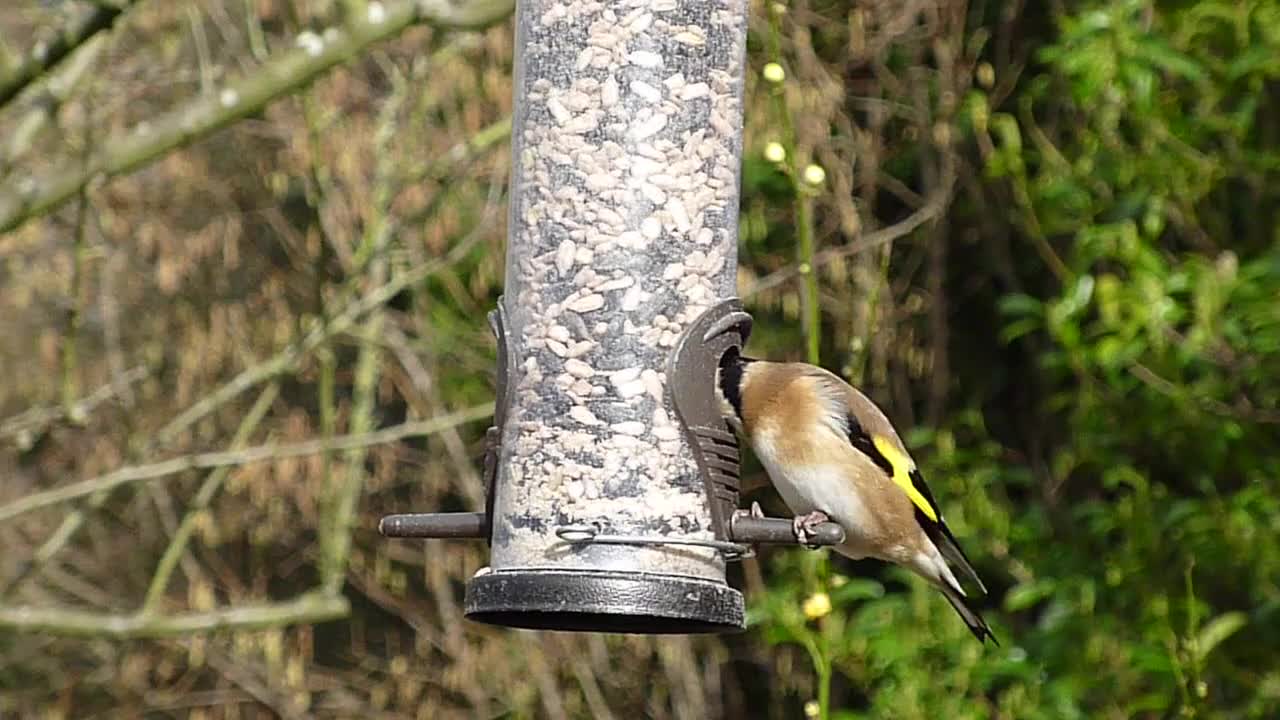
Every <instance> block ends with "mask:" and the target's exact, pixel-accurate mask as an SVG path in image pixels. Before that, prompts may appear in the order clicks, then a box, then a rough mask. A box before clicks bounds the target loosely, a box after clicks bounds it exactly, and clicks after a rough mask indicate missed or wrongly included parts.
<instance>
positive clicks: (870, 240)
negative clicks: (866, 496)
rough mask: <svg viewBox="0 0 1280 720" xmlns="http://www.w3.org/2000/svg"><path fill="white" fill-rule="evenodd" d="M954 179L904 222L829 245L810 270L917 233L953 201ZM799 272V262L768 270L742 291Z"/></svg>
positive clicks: (750, 291) (774, 284) (762, 287)
mask: <svg viewBox="0 0 1280 720" xmlns="http://www.w3.org/2000/svg"><path fill="white" fill-rule="evenodd" d="M954 180H955V176H954V174H953V175H952V176H951V177H950V178H947V181H946V182H945V183H944V184H943V186H942V187H940V188H939V189H938V191H937V192H935V193H934V194H933V195H932V196H931V197H930V199H929V202H927V203H925V204H924V205H923V206H922V207H921V208H920V209H918V210H916V211H915V212H913V213H911V214H910V215H908V216H907V217H905V218H903V219H902V221H900V222H897V223H894V224H893V225H890V226H889V227H886V228H881V229H880V230H876V231H875V232H871V233H867V234H866V235H863V236H862V237H861V238H859V239H858V241H857V242H854V243H850V244H848V245H844V246H841V247H835V248H828V249H826V250H823V251H822V252H819V253H817V254H815V255H814V256H813V265H812V268H811V271H813V272H817V269H818V268H819V267H822V266H823V265H826V264H827V263H829V262H831V261H833V260H835V259H837V258H841V257H848V256H850V255H857V254H858V253H861V252H866V251H867V250H871V249H872V248H877V247H880V246H881V245H884V244H886V243H891V242H893V241H894V240H897V239H898V238H900V237H902V236H904V235H907V234H909V233H911V232H914V231H915V230H916V228H918V227H920V226H921V225H924V224H925V223H927V222H929V221H930V220H933V219H935V218H937V217H938V216H939V215H941V214H942V212H943V211H944V210H946V208H947V206H948V205H949V204H950V203H951V188H952V186H953V184H954ZM799 274H800V266H799V265H791V266H789V267H785V268H783V269H781V270H778V271H776V272H772V273H769V274H768V275H766V276H764V277H763V278H760V279H759V280H757V281H756V282H755V283H753V284H752V285H751V287H749V288H747V290H746V291H745V292H743V293H742V296H743V297H750V296H752V295H755V294H756V293H761V292H764V291H766V290H772V289H773V288H775V287H777V286H779V285H782V284H783V283H785V282H787V281H788V280H790V279H792V278H794V277H796V276H797V275H799Z"/></svg>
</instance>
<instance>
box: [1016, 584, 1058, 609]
mask: <svg viewBox="0 0 1280 720" xmlns="http://www.w3.org/2000/svg"><path fill="white" fill-rule="evenodd" d="M1057 587H1058V584H1057V582H1055V581H1054V580H1032V581H1031V582H1026V583H1022V584H1021V585H1015V586H1014V587H1013V589H1011V590H1010V591H1009V592H1008V594H1006V595H1005V596H1004V609H1005V610H1006V611H1008V612H1019V611H1021V610H1026V609H1027V608H1029V607H1031V606H1032V605H1035V604H1036V603H1038V602H1040V601H1041V600H1043V599H1045V598H1047V597H1049V596H1050V595H1052V594H1053V593H1054V591H1055V590H1056V589H1057Z"/></svg>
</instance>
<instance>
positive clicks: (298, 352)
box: [0, 184, 499, 599]
mask: <svg viewBox="0 0 1280 720" xmlns="http://www.w3.org/2000/svg"><path fill="white" fill-rule="evenodd" d="M498 191H499V188H498V186H497V185H496V184H495V185H494V187H493V188H492V190H491V192H490V203H489V204H488V205H486V206H485V213H484V215H483V216H482V217H481V218H480V220H479V221H478V222H477V223H476V225H475V227H474V228H472V230H471V231H470V233H468V234H467V235H466V236H465V237H464V238H463V239H462V240H460V241H459V242H458V243H457V244H456V245H454V247H453V248H452V249H451V250H450V251H449V253H448V254H447V255H445V257H444V258H441V259H439V260H436V261H433V262H428V263H423V264H422V265H419V266H418V267H416V268H413V269H411V270H408V271H406V272H405V273H403V274H401V275H399V276H398V277H397V278H396V279H394V280H392V281H391V282H389V283H387V284H386V285H384V286H382V287H381V288H379V289H378V290H375V291H374V292H372V293H370V294H369V295H366V296H364V297H363V298H361V299H360V300H359V301H357V302H355V303H353V304H352V305H349V306H348V307H347V308H346V310H345V311H344V313H343V314H342V315H340V316H339V319H341V320H342V322H341V323H339V324H338V325H337V326H335V325H334V323H333V322H332V321H331V322H327V323H321V324H320V327H318V328H315V329H314V330H313V331H312V332H311V333H309V334H308V335H307V336H305V337H304V338H303V339H302V340H301V341H300V344H295V345H292V346H290V347H288V348H285V350H283V351H281V353H279V354H277V355H276V356H275V357H274V358H272V359H271V360H268V361H266V362H265V363H261V364H259V365H255V366H254V367H252V368H249V369H247V370H245V371H243V372H241V373H240V374H239V375H237V376H236V377H235V378H232V380H231V381H229V382H228V383H226V384H224V385H223V386H221V387H220V388H218V389H217V390H215V391H214V393H213V394H212V395H210V396H206V397H205V398H203V399H201V400H200V401H199V402H197V403H196V404H195V405H193V406H192V407H190V408H188V409H187V410H186V411H185V412H184V413H182V414H181V415H179V417H177V418H175V419H174V420H173V421H171V422H170V423H169V424H168V425H166V426H165V427H164V428H161V430H160V431H159V433H158V435H159V441H158V442H153V443H152V445H151V447H152V448H154V447H156V446H158V445H163V444H165V443H167V442H169V441H170V440H171V439H172V438H173V437H176V436H177V434H178V433H180V432H182V430H184V429H186V428H187V427H190V425H192V424H194V423H196V422H198V421H199V420H200V419H202V418H204V417H205V416H206V415H208V414H209V413H211V412H213V411H214V410H216V409H217V408H219V407H221V406H222V405H223V404H225V403H227V402H229V401H231V400H233V399H235V398H236V397H238V396H239V395H240V393H242V392H245V391H247V390H248V389H249V388H251V387H254V386H256V385H258V384H259V383H262V382H265V381H266V380H269V379H271V378H273V377H275V376H276V375H279V374H281V373H283V372H285V371H287V370H288V369H290V368H292V367H293V365H294V363H295V362H297V361H298V360H299V359H301V357H302V356H303V355H304V354H305V353H306V352H307V351H309V350H312V349H314V348H316V347H318V346H319V345H320V344H321V343H323V342H324V341H325V340H327V339H328V338H329V337H330V336H331V335H333V334H335V333H337V332H339V331H340V330H345V329H346V328H347V327H350V326H351V325H352V324H353V323H354V322H355V321H356V320H357V319H359V318H360V316H361V315H363V314H364V313H365V312H367V311H369V310H371V309H372V308H375V307H378V306H379V305H381V304H382V303H385V302H387V301H389V300H390V299H391V298H393V297H395V296H396V295H397V294H399V293H400V292H401V291H402V290H404V289H405V288H408V287H409V286H411V285H414V284H416V283H418V282H421V281H422V280H425V279H426V278H428V277H430V276H431V274H432V273H434V272H436V271H438V270H439V269H440V268H442V267H448V266H449V265H451V264H452V263H454V262H456V261H457V260H459V259H461V258H462V257H463V256H465V255H466V254H467V253H468V252H470V251H471V248H472V247H474V246H475V245H476V243H477V242H479V240H480V238H481V237H483V232H482V231H483V230H484V229H485V228H486V227H488V222H489V218H490V215H491V210H492V209H493V208H494V207H495V206H496V203H495V202H494V201H493V198H494V197H495V196H496V195H497V193H498ZM109 498H110V491H109V490H103V491H101V492H96V493H93V494H92V495H91V496H90V497H89V500H88V501H87V502H86V503H85V505H84V506H82V507H78V508H75V509H74V510H72V511H71V512H70V513H68V514H67V515H66V516H65V517H64V518H63V520H62V523H61V524H60V525H59V526H58V528H57V530H55V531H54V533H53V535H51V536H50V537H49V538H48V539H47V540H45V542H44V543H43V544H42V545H41V546H40V547H39V548H37V549H36V552H35V553H34V554H33V555H32V558H31V560H30V561H29V562H27V563H25V564H24V565H23V566H22V567H21V568H19V571H18V572H17V573H16V574H15V575H14V576H13V577H12V578H10V580H9V581H8V583H6V585H5V586H3V587H0V599H3V598H5V597H7V596H8V595H9V594H10V593H11V592H13V590H14V589H15V588H17V586H18V585H19V584H20V583H22V582H23V581H24V580H25V579H26V578H27V577H28V576H30V575H31V574H32V573H35V572H38V571H39V570H40V568H42V567H43V566H44V565H45V564H46V563H48V562H49V561H50V560H51V559H52V558H53V557H54V556H56V555H57V554H58V553H59V552H61V551H62V549H63V548H64V547H66V545H67V543H68V542H70V541H71V539H72V538H73V537H75V534H76V533H77V532H79V530H80V528H81V527H82V526H83V525H84V522H85V520H86V518H88V516H89V513H90V512H91V511H95V510H97V509H98V508H100V507H102V506H103V504H105V503H106V501H107V500H108V499H109Z"/></svg>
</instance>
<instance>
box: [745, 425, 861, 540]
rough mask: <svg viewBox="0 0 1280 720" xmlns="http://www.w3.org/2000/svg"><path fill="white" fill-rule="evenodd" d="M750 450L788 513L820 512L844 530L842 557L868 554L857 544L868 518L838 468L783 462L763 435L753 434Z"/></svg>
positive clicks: (827, 465) (836, 466)
mask: <svg viewBox="0 0 1280 720" xmlns="http://www.w3.org/2000/svg"><path fill="white" fill-rule="evenodd" d="M752 447H753V449H754V450H755V453H756V457H758V458H760V464H762V465H764V469H765V471H766V472H768V473H769V477H770V478H771V479H772V480H773V485H774V487H776V488H777V489H778V494H779V495H781V496H782V500H783V502H785V503H786V504H787V507H788V508H790V509H791V512H793V513H795V514H796V515H805V514H808V513H810V512H812V511H814V510H821V511H822V512H824V513H826V514H827V516H828V517H830V518H831V519H832V520H833V521H835V522H837V523H839V524H840V525H841V526H842V527H843V528H844V529H845V536H846V537H845V545H844V546H842V547H841V551H842V553H844V554H846V555H849V556H850V557H854V558H857V557H865V556H866V555H868V554H870V551H869V549H865V550H864V549H862V545H863V543H861V542H860V541H859V540H860V538H861V537H862V534H863V533H862V530H863V529H864V528H867V527H868V526H869V525H870V522H871V517H870V514H869V512H868V510H867V507H866V505H865V504H863V502H862V498H861V497H859V495H858V493H857V491H856V490H855V488H854V487H853V485H852V484H851V483H850V482H849V478H847V477H846V476H845V474H844V473H843V472H842V471H841V469H840V466H839V465H836V464H834V463H831V464H804V465H798V464H795V463H787V462H784V461H783V459H782V458H779V457H778V454H777V452H776V451H775V447H776V446H775V444H774V443H773V442H772V440H771V438H770V437H769V434H768V433H765V432H757V433H756V437H755V439H754V441H753V442H752Z"/></svg>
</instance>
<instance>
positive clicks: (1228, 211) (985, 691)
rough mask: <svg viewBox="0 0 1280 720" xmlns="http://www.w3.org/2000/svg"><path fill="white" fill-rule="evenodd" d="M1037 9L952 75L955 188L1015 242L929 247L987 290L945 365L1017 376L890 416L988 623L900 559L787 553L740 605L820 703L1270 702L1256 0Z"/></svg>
mask: <svg viewBox="0 0 1280 720" xmlns="http://www.w3.org/2000/svg"><path fill="white" fill-rule="evenodd" d="M1049 33H1050V36H1049V37H1047V38H1043V39H1042V40H1041V42H1040V43H1039V46H1038V48H1037V49H1036V50H1035V52H1033V53H1032V58H1033V60H1032V62H1031V64H1030V66H1029V67H1027V68H1026V69H1025V71H1024V75H1023V77H1022V78H1021V79H1020V82H1019V84H1018V86H1017V87H1016V88H1015V90H1014V91H1013V92H1012V93H1010V94H1007V95H1005V96H1003V99H1001V100H999V101H997V100H996V99H994V98H995V97H997V96H996V95H995V94H994V93H989V92H987V91H983V90H973V91H971V92H970V93H969V94H968V96H967V98H966V100H965V102H964V103H963V105H962V107H963V110H962V115H963V117H962V123H961V126H962V129H963V132H965V133H966V136H967V137H968V138H970V139H971V140H974V141H976V142H975V146H976V148H977V149H978V151H979V152H980V153H981V156H982V166H983V168H984V171H985V178H986V180H985V184H984V186H983V187H982V188H980V189H978V191H977V194H976V195H975V194H970V195H968V196H965V197H962V198H960V199H959V200H958V201H957V206H958V208H957V210H955V211H953V214H954V215H955V216H957V217H963V216H964V215H965V213H966V203H969V202H973V201H975V200H976V198H977V197H978V195H982V194H989V195H990V197H994V198H996V201H995V203H993V202H992V201H991V200H990V198H988V200H987V202H986V203H984V205H983V206H991V205H992V204H995V205H997V206H999V207H1003V208H1004V212H1005V213H1007V214H1006V215H1005V216H1004V217H1000V218H997V219H995V220H991V221H990V224H989V225H987V227H988V228H990V227H999V226H1001V225H1005V224H1007V225H1008V226H1009V227H1011V228H1012V229H1013V241H1014V242H1015V244H1021V245H1022V246H1024V247H1025V248H1026V252H1019V251H1018V250H1019V248H1015V253H1014V268H1013V270H1014V272H1015V273H1016V275H1017V278H1018V283H1017V284H1016V285H1015V286H1011V285H1009V284H1008V283H1007V278H1001V277H1000V276H999V275H998V273H997V272H996V270H995V269H994V268H991V267H989V266H983V265H982V264H981V263H980V262H977V263H965V262H964V261H963V260H961V261H959V262H961V263H964V265H963V268H962V269H958V270H953V271H952V272H953V274H956V275H961V276H964V277H966V278H967V279H968V280H969V282H974V278H978V279H985V281H987V282H990V283H991V284H992V286H993V287H1004V288H1006V291H1005V292H1001V293H996V294H993V295H991V296H990V298H991V301H992V303H993V304H994V309H995V312H996V316H997V317H998V318H999V325H998V327H997V328H995V330H994V331H993V334H992V336H991V337H990V338H984V337H975V338H962V339H958V340H956V341H954V342H953V344H952V348H951V352H952V353H953V354H964V353H967V352H979V353H981V352H989V351H986V350H982V349H980V346H981V345H982V343H984V342H997V343H1000V344H1001V345H1003V346H1004V348H1005V350H1006V353H1007V354H1006V355H1005V356H1004V362H1003V367H1001V368H1000V372H999V374H996V373H993V371H992V369H991V368H990V367H989V366H984V365H982V364H977V365H976V366H975V368H974V370H975V371H974V372H973V374H972V376H970V377H966V376H961V377H958V378H957V379H956V380H955V383H956V384H958V385H960V386H962V387H963V386H966V385H969V386H971V387H975V388H987V389H989V391H990V393H991V394H992V395H1001V394H1003V395H1007V394H1009V393H1018V394H1021V395H1027V396H1030V397H1031V398H1032V401H1031V402H1032V404H1031V406H1030V407H1026V406H1023V407H1020V408H1015V407H1012V406H1010V405H1009V403H1007V402H1003V403H1002V402H998V401H997V400H996V398H995V397H992V396H988V397H984V398H978V399H977V403H975V405H974V407H973V409H971V410H968V411H964V412H960V413H958V414H953V415H951V416H950V417H948V418H946V419H944V420H943V422H942V423H941V425H940V427H938V428H936V429H929V428H924V429H919V430H917V431H916V432H913V433H911V435H910V441H911V444H912V445H913V447H915V448H917V454H918V456H920V458H921V462H922V465H923V468H924V471H925V475H926V477H929V478H932V479H931V483H932V484H933V485H934V488H935V492H936V493H937V494H938V495H939V499H940V500H941V501H942V503H943V506H944V508H946V510H947V512H948V520H949V522H950V523H951V524H952V525H953V526H954V527H955V529H956V533H957V535H958V536H959V537H960V538H961V540H962V542H963V543H964V544H965V545H966V546H967V547H968V548H970V549H969V553H970V555H973V556H975V558H974V559H975V561H976V563H977V565H978V567H979V571H980V572H981V573H982V574H983V575H984V576H985V577H987V578H989V580H988V585H990V586H991V589H992V591H993V592H992V597H991V598H990V599H989V606H988V609H987V611H988V614H989V615H992V616H994V618H992V619H993V621H992V625H993V627H995V629H996V632H997V636H998V637H1000V639H1001V641H1002V647H1000V648H998V649H997V648H987V649H985V650H984V649H982V648H980V647H979V646H978V645H977V644H976V643H974V642H973V641H972V639H971V638H969V637H968V635H967V633H966V632H965V630H964V628H963V626H962V625H961V624H960V623H959V622H958V621H956V619H955V618H954V617H953V616H952V613H951V609H950V608H949V607H948V606H947V604H946V603H945V601H943V599H942V598H941V597H940V596H938V595H937V594H936V592H934V591H933V590H931V589H929V588H927V587H926V586H925V585H924V584H923V583H922V582H919V581H917V580H915V579H914V578H911V579H906V578H905V576H900V574H899V573H897V572H895V571H882V572H883V573H884V574H883V576H882V577H880V578H878V579H874V580H873V579H869V578H866V577H865V569H864V568H862V567H861V566H859V568H858V571H860V572H861V573H862V574H863V577H864V579H857V580H855V579H849V578H846V576H844V575H840V574H836V573H835V572H834V571H830V570H826V569H825V564H823V563H818V562H814V561H811V560H803V559H796V558H794V556H793V555H790V554H779V556H777V557H776V558H775V560H774V562H773V564H772V570H773V573H774V575H773V576H772V580H771V582H772V584H771V586H770V590H769V592H768V594H767V596H766V597H763V598H758V599H757V603H756V605H755V609H754V613H753V615H752V618H753V622H756V623H758V624H760V625H761V627H762V628H763V629H764V631H765V636H766V638H767V640H768V641H769V642H771V643H776V644H779V645H784V646H791V645H794V646H797V647H800V648H806V649H808V652H809V654H810V655H813V654H814V652H815V650H814V649H815V648H817V649H820V650H821V651H822V657H821V658H819V659H817V660H815V661H814V662H815V667H817V666H820V665H821V663H822V662H829V663H831V664H832V666H833V667H834V669H835V678H834V683H835V686H836V689H835V691H834V694H835V699H834V700H833V703H832V706H833V713H832V715H831V716H832V717H848V718H872V717H876V718H888V717H893V718H915V717H919V718H925V717H955V718H995V717H1009V718H1096V717H1108V718H1124V717H1153V718H1154V717H1224V718H1225V717H1232V718H1237V717H1239V718H1266V717H1275V716H1276V714H1277V713H1280V670H1277V669H1276V667H1275V664H1274V652H1273V649H1274V648H1275V647H1280V585H1278V583H1277V578H1280V541H1277V539H1276V538H1277V531H1278V530H1280V455H1277V453H1276V448H1277V447H1280V445H1278V444H1277V443H1278V441H1280V382H1278V380H1277V371H1278V370H1280V233H1278V232H1277V230H1276V229H1275V228H1276V222H1275V220H1276V217H1275V208H1276V207H1280V195H1278V194H1277V190H1276V188H1277V187H1280V183H1278V182H1277V180H1280V177H1277V170H1278V169H1280V136H1278V135H1277V132H1276V128H1277V127H1280V107H1278V106H1277V96H1276V93H1275V87H1276V81H1277V78H1278V76H1280V3H1276V2H1274V1H1267V0H1258V1H1255V2H1240V3H1237V2H1227V1H1226V0H1219V1H1209V2H1195V3H1166V4H1153V3H1150V2H1142V1H1138V0H1127V1H1125V2H1120V3H1103V2H1084V3H1075V4H1073V5H1072V6H1071V9H1070V10H1068V11H1067V12H1066V14H1063V15H1061V16H1058V17H1056V18H1055V22H1054V24H1053V27H1052V28H1051V29H1050V30H1049ZM1030 44H1032V45H1036V42H1035V41H1031V43H1030ZM1000 198H1008V199H1009V201H1008V202H1004V201H1001V200H1000ZM973 212H975V213H980V212H981V211H980V209H979V208H974V210H973ZM969 310H970V311H975V310H976V309H975V308H969ZM1015 356H1017V357H1027V358H1029V359H1030V360H1031V362H1029V363H1027V365H1026V367H1019V366H1018V363H1015V362H1013V361H1012V358H1013V357H1015ZM1028 413H1030V415H1028ZM988 422H990V423H991V424H992V428H997V429H991V428H988V427H987V424H988ZM1029 426H1034V427H1029ZM872 571H873V572H874V571H875V568H872ZM886 588H890V589H889V590H886ZM821 591H825V592H828V593H830V597H831V600H832V604H833V606H834V609H833V611H832V612H831V613H830V614H829V615H826V616H825V617H822V618H820V619H807V618H806V617H805V615H804V613H803V612H802V608H803V607H804V603H805V600H806V598H808V597H810V596H812V594H813V593H816V592H821Z"/></svg>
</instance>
